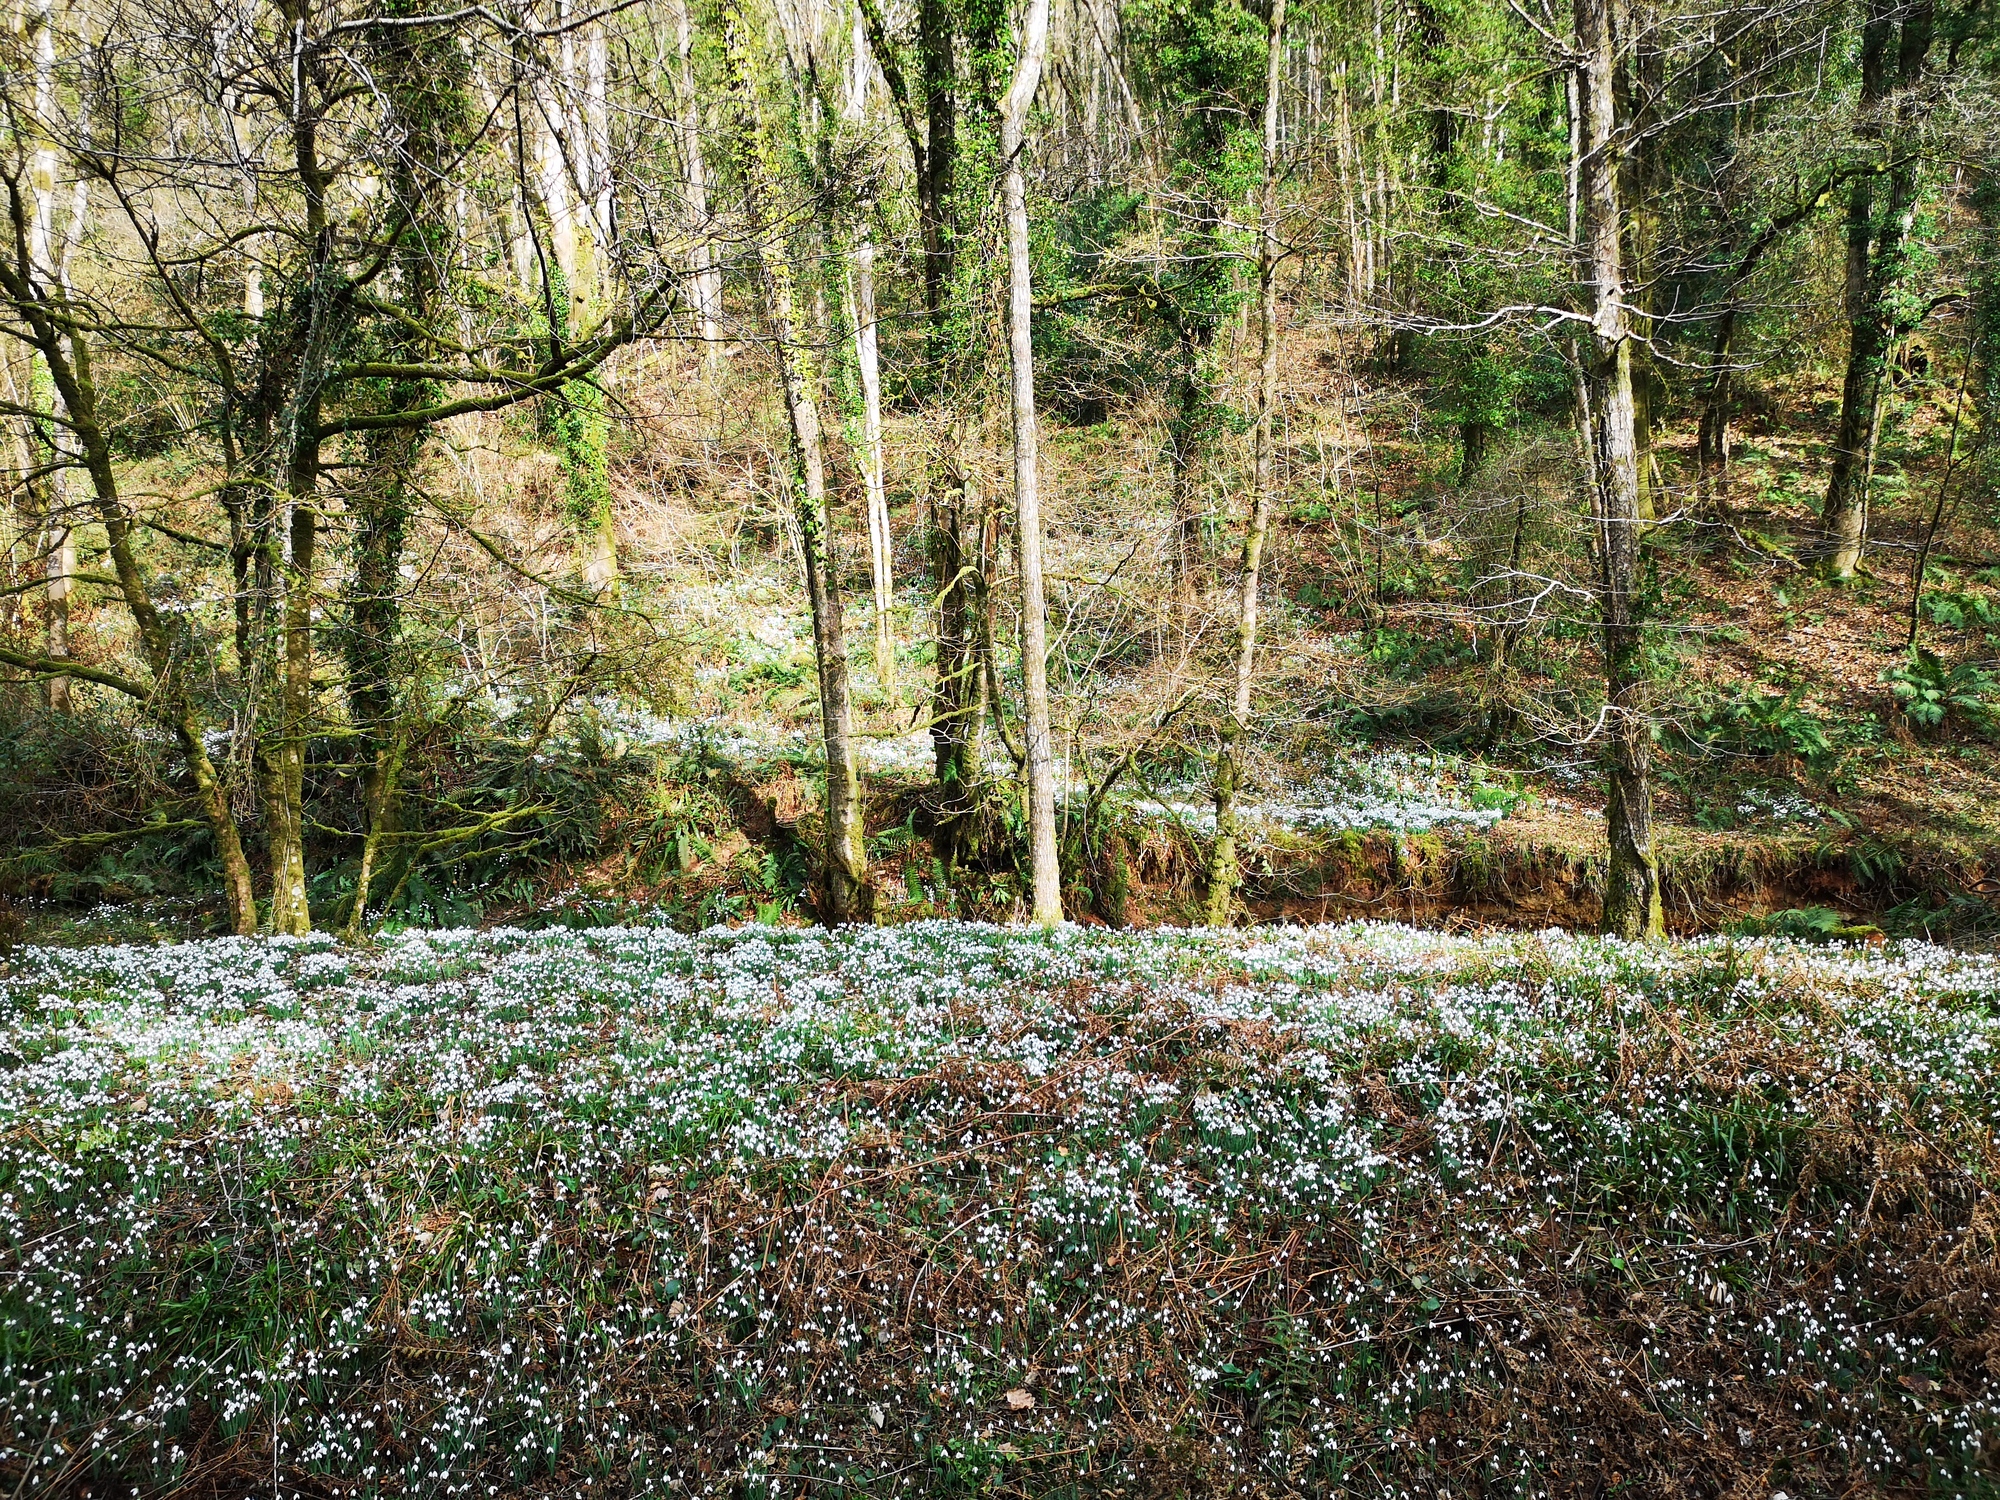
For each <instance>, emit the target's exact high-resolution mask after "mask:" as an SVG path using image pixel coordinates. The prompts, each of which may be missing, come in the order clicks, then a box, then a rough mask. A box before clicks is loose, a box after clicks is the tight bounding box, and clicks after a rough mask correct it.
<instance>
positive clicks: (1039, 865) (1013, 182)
mask: <svg viewBox="0 0 2000 1500" xmlns="http://www.w3.org/2000/svg"><path fill="white" fill-rule="evenodd" d="M1048 40H1049V0H1028V11H1027V15H1026V16H1025V17H1023V19H1022V28H1021V55H1020V63H1019V66H1018V67H1017V68H1016V70H1015V73H1014V82H1013V85H1012V86H1011V87H1010V88H1009V89H1008V90H1007V97H1006V100H1005V101H1004V103H1003V104H1002V106H1001V110H1000V156H1001V160H1002V161H1003V162H1004V164H1005V166H1006V173H1007V176H1006V186H1005V189H1004V194H1003V197H1004V203H1005V208H1006V214H1007V293H1008V295H1007V354H1008V361H1009V364H1010V366H1011V368H1012V374H1013V407H1014V546H1015V552H1016V559H1017V566H1018V568H1019V570H1020V574H1021V681H1022V688H1023V696H1024V698H1025V699H1026V702H1025V704H1024V710H1025V712H1024V717H1025V718H1026V720H1027V724H1026V731H1027V747H1026V748H1027V762H1028V764H1027V783H1028V808H1027V812H1028V853H1029V858H1030V861H1031V863H1032V868H1033V889H1034V920H1035V921H1036V922H1037V923H1039V924H1040V925H1042V926H1044V927H1051V926H1054V925H1055V924H1056V923H1057V922H1060V921H1061V920H1062V914H1063V910H1062V869H1061V866H1060V864H1059V863H1058V861H1057V858H1056V776H1055V742H1054V739H1053V736H1052V733H1051V730H1050V727H1049V665H1048V662H1049V643H1048V599H1047V596H1046V593H1045V591H1044V587H1043V583H1042V499H1041V488H1040V473H1039V464H1038V458H1037V452H1036V449H1037V432H1036V425H1035V344H1034V335H1033V322H1032V320H1033V314H1034V296H1035V293H1034V285H1033V277H1032V274H1031V272H1030V269H1029V261H1028V185H1027V179H1026V178H1025V176H1024V175H1023V174H1022V171H1021V152H1022V149H1023V148H1024V147H1025V145H1026V144H1027V127H1028V111H1029V110H1030V109H1031V108H1032V107H1033V106H1034V102H1035V90H1036V88H1037V87H1039V85H1040V83H1041V77H1042V59H1043V55H1044V54H1045V53H1046V51H1047V49H1048Z"/></svg>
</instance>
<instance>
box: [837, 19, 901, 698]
mask: <svg viewBox="0 0 2000 1500" xmlns="http://www.w3.org/2000/svg"><path fill="white" fill-rule="evenodd" d="M868 75H869V62H868V31H867V28H866V26H865V25H864V24H863V21H862V17H861V12H860V10H859V9H858V8H857V9H856V11H855V13H854V72H853V77H852V87H851V88H850V90H849V92H848V101H847V115H848V119H849V122H850V123H851V124H852V125H853V126H854V127H855V128H856V129H857V130H858V129H859V128H860V126H861V125H862V123H863V117H864V115H865V114H866V112H867V103H868ZM873 215H874V204H872V203H863V204H861V205H860V212H859V213H858V214H857V215H856V220H855V238H854V363H855V366H856V368H857V369H858V371H859V372H860V375H861V477H862V480H863V482H864V484H865V485H866V487H867V490H868V560H869V578H870V582H871V583H872V584H873V585H874V591H875V680H876V682H877V683H878V684H880V686H881V689H882V696H883V697H885V698H887V699H888V700H889V701H890V702H891V703H894V702H896V701H897V692H896V638H895V632H894V630H893V629H892V627H891V622H890V611H891V610H892V609H894V607H895V603H896V574H895V551H894V547H893V544H892V541H891V538H890V535H889V497H888V492H887V490H886V489H885V488H884V485H883V472H882V365H881V355H880V341H879V339H878V337H877V333H878V328H877V324H876V318H875V229H874V225H873V223H872V222H871V220H872V218H873Z"/></svg>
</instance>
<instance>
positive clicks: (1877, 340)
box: [1820, 0, 1935, 579]
mask: <svg viewBox="0 0 2000 1500" xmlns="http://www.w3.org/2000/svg"><path fill="white" fill-rule="evenodd" d="M1899 16H1900V17H1901V28H1900V34H1899V35H1898V34H1897V24H1896V23H1897V18H1898V17H1899ZM1934 26H1935V6H1934V5H1933V4H1932V3H1931V0H1917V3H1915V4H1912V5H1908V6H1903V5H1899V4H1896V3H1894V0H1870V4H1869V8H1868V15H1867V19H1866V21H1865V22H1864V25H1863V29H1862V43H1861V105H1860V108H1861V120H1860V124H1859V126H1858V134H1860V135H1861V136H1862V138H1863V139H1864V140H1876V139H1880V138H1881V137H1882V136H1883V135H1884V133H1885V132H1884V129H1883V122H1882V120H1881V118H1880V117H1881V113H1882V111H1883V109H1884V108H1885V107H1886V106H1887V104H1888V102H1889V99H1890V97H1891V91H1892V88H1894V89H1896V90H1900V91H1901V92H1902V99H1901V102H1900V103H1899V104H1898V105H1897V110H1896V113H1897V116H1898V120H1897V123H1898V124H1903V123H1907V116H1908V113H1909V111H1910V109H1911V108H1912V105H1913V102H1914V101H1913V98H1912V94H1913V91H1914V90H1915V88H1916V85H1917V84H1918V83H1919V82H1920V81H1921V80H1922V78H1923V71H1924V63H1925V59H1926V58H1927V57H1928V55H1929V53H1930V47H1931V38H1932V33H1933V30H1934ZM1892 39H1893V40H1895V41H1896V43H1897V46H1896V57H1895V60H1894V72H1893V74H1892V72H1891V66H1890V58H1889V44H1890V42H1891V40H1892ZM1895 133H1896V134H1897V135H1899V136H1900V135H1902V134H1903V132H1902V131H1900V130H1899V131H1897V132H1895ZM1897 144H1898V143H1897V142H1895V141H1891V142H1890V143H1889V149H1890V153H1891V156H1892V157H1893V154H1894V151H1895V149H1896V147H1897ZM1887 176H1888V179H1889V183H1888V186H1889V192H1888V197H1887V200H1886V201H1885V202H1884V203H1883V204H1882V205H1881V207H1880V208H1879V209H1878V208H1877V206H1876V203H1875V196H1876V187H1875V181H1874V177H1873V175H1871V174H1861V175H1857V176H1856V177H1855V178H1854V181H1853V185H1852V186H1851V187H1850V188H1849V190H1848V201H1847V265H1846V280H1845V286H1844V297H1843V300H1844V302H1845V306H1846V312H1847V370H1846V373H1845V375H1844V377H1843V378H1842V381H1841V389H1840V425H1839V428H1838V430H1837V432H1836V434H1835V436H1834V442H1833V463H1832V465H1831V467H1830V469H1829V471H1828V473H1827V481H1826V504H1825V507H1824V509H1823V510H1822V511H1821V516H1820V519H1821V524H1822V526H1823V527H1824V529H1825V531H1826V538H1827V544H1828V548H1829V550H1828V553H1827V556H1826V559H1825V562H1824V569H1825V572H1826V574H1827V576H1828V577H1830V578H1836V579H1845V578H1851V577H1853V576H1854V572H1855V569H1857V568H1858V567H1860V565H1861V554H1862V550H1863V548H1864V546H1865V545H1866V540H1867V530H1868V481H1869V471H1870V469H1871V467H1872V459H1873V454H1874V440H1875V433H1876V430H1877V427H1878V424H1879V423H1880V420H1881V401H1882V384H1883V377H1884V376H1885V375H1886V373H1887V371H1888V361H1889V351H1890V348H1891V347H1892V345H1893V344H1894V342H1895V339H1896V334H1897V331H1898V330H1897V329H1896V327H1895V313H1894V311H1893V309H1892V307H1891V305H1890V301H1891V298H1892V296H1893V295H1894V293H1895V291H1896V288H1897V287H1898V285H1900V284H1901V282H1902V279H1903V274H1904V270H1905V268H1906V266H1907V264H1908V261H1909V237H1910V226H1911V223H1912V222H1913V220H1914V219H1915V216H1916V211H1917V186H1918V172H1917V162H1916V159H1915V157H1914V156H1908V157H1905V158H1904V159H1903V160H1901V161H1893V160H1892V161H1891V163H1890V165H1889V169H1888V173H1887Z"/></svg>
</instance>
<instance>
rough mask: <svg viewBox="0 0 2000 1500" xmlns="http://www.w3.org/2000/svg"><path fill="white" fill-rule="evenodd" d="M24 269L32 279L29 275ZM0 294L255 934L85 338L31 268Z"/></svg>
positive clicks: (251, 901) (237, 848) (233, 902)
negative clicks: (72, 463) (20, 328)
mask: <svg viewBox="0 0 2000 1500" xmlns="http://www.w3.org/2000/svg"><path fill="white" fill-rule="evenodd" d="M13 227H14V228H15V230H16V231H17V242H18V240H19V239H22V238H25V235H23V234H20V233H19V231H21V230H22V229H23V228H24V226H23V225H21V224H20V223H19V221H16V223H15V225H14V226H13ZM24 269H26V271H27V274H22V272H23V270H24ZM0 292H4V294H5V295H6V297H7V298H8V300H9V301H11V302H12V303H13V304H14V306H15V307H16V308H17V309H18V310H19V311H20V313H21V316H22V319H23V321H24V322H25V324H26V325H27V337H26V341H27V342H29V343H31V344H32V345H33V347H34V348H35V350H36V351H37V353H39V354H40V356H41V358H42V360H43V361H44V363H45V365H46V367H47V369H48V371H49V375H50V378H51V380H52V381H53V382H54V384H55V387H56V394H57V397H58V399H59V400H60V401H61V402H62V404H63V409H64V411H65V412H67V413H68V415H69V420H70V424H71V432H72V435H73V436H74V438H75V440H76V444H77V449H78V453H79V457H80V459H81V461H82V463H83V466H84V470H85V472H86V474H87V475H88V476H89V479H90V486H91V496H92V501H93V504H94V507H95V509H96V512H97V519H98V521H99V523H100V524H102V525H103V527H104V536H105V550H106V552H107V554H108V555H109V557H110V560H111V567H112V572H113V573H114V574H115V576H116V577H117V579H118V591H119V594H120V595H121V596H122V597H123V599H124V601H125V607H126V609H127V611H128V612H129V613H130V614H131V616H132V624H133V627H134V633H135V635H136V636H137V637H138V647H139V654H140V656H141V657H142V658H143V659H144V660H145V663H146V667H147V670H148V671H149V672H150V673H151V674H152V684H151V690H150V692H148V693H146V694H145V701H146V702H147V703H148V704H149V705H150V706H151V708H152V710H153V712H154V713H155V714H156V715H157V716H158V718H159V719H160V720H161V722H163V723H164V724H165V726H166V727H167V729H168V730H169V731H170V732H171V733H172V734H173V736H174V741H175V744H176V745H177V746H178V748H179V750H180V752H181V758H182V760H183V762H184V763H185V764H186V766H187V768H188V776H189V779H190V780H192V781H193V782H194V789H195V801H196V804H197V805H198V806H199V807H200V808H201V811H202V816H203V818H204V819H205V820H206V821H207V823H208V825H209V830H210V832H211V833H212V834H213V836H214V838H215V847H216V855H217V857H218V859H219V860H220V861H221V864H222V884H223V894H224V896H225V898H226V900H227V903H228V909H229V925H230V930H231V931H233V932H236V933H238V934H248V933H252V932H255V931H256V930H257V899H256V895H255V892H254V890H253V888H252V885H251V879H250V862H249V860H248V859H247V858H246V857H245V856H244V853H243V840H242V837H241V835H240V833H239V831H238V829H237V826H236V815H235V813H234V812H233V811H232V810H231V809H230V805H229V794H228V790H227V788H225V787H224V786H223V784H222V780H221V778H220V777H218V776H217V775H216V772H215V763H214V762H213V761H212V760H211V759H210V758H209V754H208V746H207V743H206V741H205V739H204V738H203V733H202V731H203V725H202V722H201V716H200V714H199V713H198V712H197V711H196V709H195V707H194V704H193V702H192V701H191V700H190V699H189V697H188V694H187V690H186V684H185V683H184V681H183V680H182V676H181V671H180V666H181V664H180V662H179V661H178V660H177V659H176V656H175V652H174V644H173V638H172V636H171V635H170V634H169V633H168V631H167V629H166V626H165V624H164V623H163V622H162V621H161V619H160V613H159V610H158V609H157V608H156V607H155V606H154V604H153V598H152V593H151V591H150V590H149V589H148V588H147V586H146V575H145V573H144V572H143V571H142V570H141V568H140V567H139V561H138V557H137V555H136V553H135V552H134V550H133V547H132V522H131V520H130V518H129V516H128V515H127V513H126V509H125V505H124V502H123V501H122V499H121V498H120V496H119V493H118V477H117V471H116V469H115V468H114V466H113V464H112V459H111V449H110V445H109V444H108V443H107V442H106V440H105V436H104V431H103V429H102V428H101V427H100V426H99V425H98V422H97V409H96V404H95V392H96V384H95V382H94V381H93V379H92V376H91V359H90V346H89V342H88V339H87V338H86V336H85V334H84V332H83V331H82V329H81V328H79V327H78V326H76V325H75V324H73V323H71V322H70V321H68V318H67V314H66V313H64V312H62V311H60V310H59V309H53V308H51V307H50V306H49V303H48V299H47V295H46V292H47V288H46V284H44V283H40V282H38V280H37V279H36V278H35V276H34V272H33V269H32V266H30V267H27V268H23V267H22V266H20V264H19V263H18V262H12V263H10V262H7V261H0Z"/></svg>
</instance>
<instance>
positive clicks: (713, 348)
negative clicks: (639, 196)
mask: <svg viewBox="0 0 2000 1500" xmlns="http://www.w3.org/2000/svg"><path fill="white" fill-rule="evenodd" d="M674 21H675V25H676V28H677V30H678V33H679V42H680V71H679V74H678V75H677V86H678V89H679V92H680V109H681V160H682V163H683V169H684V171H685V172H686V176H687V181H686V184H685V187H684V191H685V192H686V193H687V208H688V220H689V228H690V231H691V237H692V239H693V241H694V245H693V248H692V249H691V250H690V251H689V252H688V265H689V269H690V271H691V272H692V277H691V279H692V282H693V292H694V306H695V322H696V325H697V327H698V329H699V331H700V334H701V372H702V385H703V388H704V391H705V394H706V397H707V400H708V404H709V407H710V410H711V412H713V411H714V409H715V403H716V401H717V399H718V396H719V391H718V388H717V387H718V382H719V380H720V378H721V371H722V272H721V270H720V269H719V268H718V267H717V266H716V263H715V244H714V238H713V235H712V233H711V231H710V225H709V218H708V164H707V161H706V159H705V158H704V157H703V154H702V142H701V136H702V121H701V99H700V96H699V94H698V93H697V92H696V89H695V81H694V17H693V14H692V0H678V3H677V4H676V5H675V7H674Z"/></svg>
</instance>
